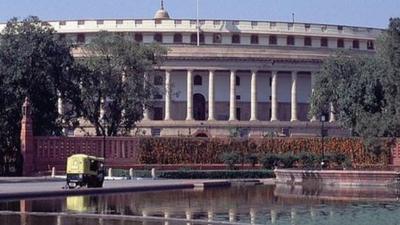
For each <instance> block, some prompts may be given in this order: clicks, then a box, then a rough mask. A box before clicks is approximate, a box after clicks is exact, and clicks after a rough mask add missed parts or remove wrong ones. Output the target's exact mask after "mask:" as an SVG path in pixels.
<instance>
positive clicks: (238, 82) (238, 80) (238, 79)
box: [236, 76, 240, 86]
mask: <svg viewBox="0 0 400 225" xmlns="http://www.w3.org/2000/svg"><path fill="white" fill-rule="evenodd" d="M236 86H240V77H239V76H236Z"/></svg>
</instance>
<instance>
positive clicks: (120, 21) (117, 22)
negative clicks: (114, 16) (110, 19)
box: [115, 20, 124, 25]
mask: <svg viewBox="0 0 400 225" xmlns="http://www.w3.org/2000/svg"><path fill="white" fill-rule="evenodd" d="M115 23H116V24H117V25H120V24H124V21H123V20H116V21H115Z"/></svg>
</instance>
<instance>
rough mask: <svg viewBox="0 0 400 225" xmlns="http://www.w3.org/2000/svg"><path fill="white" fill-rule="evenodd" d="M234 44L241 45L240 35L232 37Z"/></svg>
mask: <svg viewBox="0 0 400 225" xmlns="http://www.w3.org/2000/svg"><path fill="white" fill-rule="evenodd" d="M232 44H240V35H239V34H234V35H232Z"/></svg>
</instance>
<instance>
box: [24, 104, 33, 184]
mask: <svg viewBox="0 0 400 225" xmlns="http://www.w3.org/2000/svg"><path fill="white" fill-rule="evenodd" d="M21 154H22V157H23V170H22V171H23V176H31V175H33V173H34V171H35V164H34V161H35V146H34V137H33V130H32V119H31V104H30V102H29V99H28V98H25V102H24V104H23V106H22V121H21Z"/></svg>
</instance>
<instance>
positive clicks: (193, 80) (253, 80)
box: [0, 5, 382, 137]
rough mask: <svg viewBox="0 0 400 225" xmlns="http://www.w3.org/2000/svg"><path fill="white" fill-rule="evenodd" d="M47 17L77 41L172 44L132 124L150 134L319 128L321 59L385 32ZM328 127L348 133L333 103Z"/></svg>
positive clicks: (288, 132) (309, 131)
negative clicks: (315, 109) (315, 106)
mask: <svg viewBox="0 0 400 225" xmlns="http://www.w3.org/2000/svg"><path fill="white" fill-rule="evenodd" d="M49 23H50V25H51V26H52V27H54V29H55V30H56V31H57V32H58V33H59V34H60V35H62V36H64V37H66V38H70V39H72V40H74V41H76V43H81V44H83V43H87V42H89V41H90V39H92V38H94V37H95V35H96V33H97V32H99V31H102V30H106V31H109V32H115V33H119V34H122V35H124V37H126V38H128V39H131V40H132V41H135V42H142V43H153V42H157V43H160V44H161V45H163V46H165V47H167V48H168V50H169V51H168V54H167V60H166V61H165V62H164V64H163V65H161V67H160V68H157V72H156V73H155V74H149V75H148V76H150V77H149V79H150V80H151V81H153V82H154V85H156V86H157V87H159V88H160V89H161V90H163V91H162V93H163V94H162V95H159V96H155V99H154V107H152V108H151V109H146V110H145V114H144V119H143V120H142V121H141V122H139V123H138V124H137V129H136V131H135V133H136V134H140V135H150V136H198V137H206V136H207V137H219V136H230V135H235V136H241V137H251V136H269V135H273V136H287V137H294V136H297V137H299V136H304V137H307V136H319V135H321V126H322V123H321V121H320V118H318V116H313V115H309V107H310V104H309V103H310V96H311V94H312V92H313V87H314V83H315V78H316V76H318V71H319V70H320V68H321V65H322V62H323V60H324V59H325V58H327V57H328V56H329V55H331V54H333V53H335V51H337V50H338V49H349V50H350V51H352V52H354V54H367V55H368V54H375V41H376V39H377V37H378V36H379V35H380V34H381V33H382V30H381V29H375V28H367V27H354V26H345V25H328V24H314V23H298V22H271V21H245V20H201V19H200V20H196V19H174V18H171V17H170V16H169V14H168V12H167V11H166V10H165V9H164V7H163V5H162V6H161V9H160V10H158V11H157V12H156V14H155V17H154V18H153V19H114V20H101V19H99V20H68V21H50V22H49ZM0 26H2V25H0ZM0 28H1V27H0ZM198 30H199V32H198ZM60 107H62V106H59V108H60ZM60 110H62V109H60ZM324 127H325V131H324V132H327V134H328V135H330V136H343V135H346V134H348V131H346V130H344V129H342V128H340V127H339V125H338V124H337V123H336V121H335V109H334V107H331V113H330V115H329V116H328V118H327V121H326V123H324ZM87 129H90V128H89V127H88V128H87ZM75 135H84V132H82V131H81V130H79V131H78V130H77V131H75Z"/></svg>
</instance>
